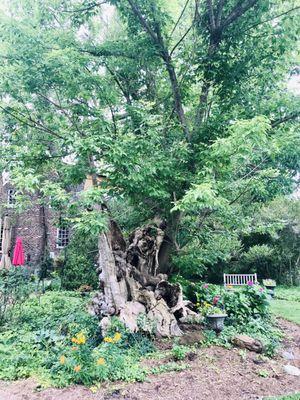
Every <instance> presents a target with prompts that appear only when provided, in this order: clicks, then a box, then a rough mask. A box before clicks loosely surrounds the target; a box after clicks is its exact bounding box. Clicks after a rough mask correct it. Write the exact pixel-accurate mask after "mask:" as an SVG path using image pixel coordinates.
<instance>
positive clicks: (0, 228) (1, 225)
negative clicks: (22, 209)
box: [0, 218, 4, 254]
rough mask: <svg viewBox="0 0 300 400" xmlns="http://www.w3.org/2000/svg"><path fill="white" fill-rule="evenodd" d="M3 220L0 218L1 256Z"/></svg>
mask: <svg viewBox="0 0 300 400" xmlns="http://www.w3.org/2000/svg"><path fill="white" fill-rule="evenodd" d="M2 221H3V219H2V220H1V218H0V254H2V240H3V233H4V225H3V222H2Z"/></svg>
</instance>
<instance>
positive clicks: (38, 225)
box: [0, 175, 61, 266]
mask: <svg viewBox="0 0 300 400" xmlns="http://www.w3.org/2000/svg"><path fill="white" fill-rule="evenodd" d="M10 189H13V187H12V186H11V184H10V183H9V182H6V183H5V182H4V183H3V180H2V178H1V175H0V217H2V218H3V217H4V216H5V215H9V216H11V218H12V225H13V228H12V246H11V254H12V252H13V249H14V245H15V240H16V237H17V236H19V237H21V238H22V241H23V245H24V252H25V260H27V263H28V264H30V265H33V266H35V265H38V264H39V262H40V260H41V257H42V253H43V241H44V234H45V230H44V222H45V223H46V225H47V231H48V235H47V238H48V245H49V251H50V252H51V253H53V254H54V255H55V256H57V255H58V254H59V252H60V251H61V250H60V249H57V248H56V238H57V228H56V226H55V214H54V212H53V210H52V209H50V208H49V207H47V206H45V207H44V210H43V206H41V205H40V204H38V198H37V196H35V195H34V196H31V198H30V200H31V206H30V207H29V208H28V209H26V211H23V212H21V213H17V212H16V211H15V210H14V208H13V207H11V206H8V191H9V190H10ZM44 214H45V217H44Z"/></svg>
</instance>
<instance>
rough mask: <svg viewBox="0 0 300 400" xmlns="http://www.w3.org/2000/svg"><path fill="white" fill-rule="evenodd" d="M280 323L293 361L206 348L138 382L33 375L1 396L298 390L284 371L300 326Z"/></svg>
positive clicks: (242, 395)
mask: <svg viewBox="0 0 300 400" xmlns="http://www.w3.org/2000/svg"><path fill="white" fill-rule="evenodd" d="M279 324H280V327H281V328H282V329H283V330H284V331H285V333H286V335H287V336H286V339H285V341H284V343H283V349H284V350H285V351H288V352H292V353H293V354H294V356H295V359H293V360H290V361H288V360H286V359H284V358H283V357H282V356H281V355H278V356H277V357H276V358H275V359H272V360H269V359H267V360H261V359H260V357H258V356H257V354H256V353H251V352H246V353H245V354H246V355H245V356H244V353H241V351H240V350H239V349H231V350H227V349H224V348H220V347H211V348H206V349H199V350H198V351H197V354H196V356H193V357H190V358H192V359H193V360H192V361H190V360H187V362H188V363H189V366H190V368H189V369H187V370H184V371H181V372H170V373H164V374H161V375H153V376H151V377H149V379H148V381H146V382H143V383H132V384H126V383H116V384H107V385H105V386H103V387H101V388H100V389H99V390H98V392H97V393H91V391H90V390H89V389H88V388H85V387H82V386H72V387H68V388H65V389H45V390H43V391H38V390H37V388H38V387H37V384H36V382H35V381H34V380H32V379H27V380H24V381H17V382H0V400H112V399H114V400H150V399H151V400H152V399H156V400H252V399H262V398H263V397H264V396H271V395H272V396H275V395H283V394H291V393H296V392H300V377H296V376H291V375H287V374H286V373H285V372H284V371H283V366H284V365H287V364H290V365H294V366H297V367H300V326H299V325H296V324H293V323H291V322H287V321H285V320H279ZM152 362H154V363H155V361H151V363H152ZM158 363H161V360H160V361H158ZM299 399H300V395H299Z"/></svg>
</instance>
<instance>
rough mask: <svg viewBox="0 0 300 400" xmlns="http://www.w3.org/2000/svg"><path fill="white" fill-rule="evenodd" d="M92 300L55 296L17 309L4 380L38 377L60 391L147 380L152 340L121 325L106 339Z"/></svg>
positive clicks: (0, 344)
mask: <svg viewBox="0 0 300 400" xmlns="http://www.w3.org/2000/svg"><path fill="white" fill-rule="evenodd" d="M89 301H90V300H89V297H84V298H83V297H82V296H81V295H80V294H79V293H76V292H51V291H49V292H46V293H45V294H44V295H42V296H41V297H37V296H32V297H31V298H30V299H27V300H26V301H25V302H24V304H23V307H22V309H21V307H19V306H17V307H15V308H14V310H13V313H12V319H11V320H10V323H9V325H8V324H7V325H5V326H3V330H2V332H1V335H0V379H4V380H12V379H19V378H25V377H29V376H34V377H36V378H37V379H38V380H39V381H40V382H41V383H42V384H44V385H54V386H58V387H63V386H66V385H69V384H74V383H82V384H84V385H88V386H90V385H92V384H96V383H98V382H101V381H105V380H110V381H114V380H125V381H134V380H143V379H144V378H145V376H146V374H147V373H148V371H147V370H146V369H145V368H142V367H141V366H140V364H139V360H140V358H141V356H144V355H146V354H148V353H150V352H152V351H153V350H154V346H153V343H152V342H151V340H150V339H149V338H147V337H145V336H142V335H140V334H137V333H136V334H132V333H130V332H128V331H127V330H126V329H125V327H124V326H123V325H122V324H121V323H120V322H119V321H118V320H114V321H113V324H112V326H111V327H110V330H109V332H108V333H107V336H106V337H105V338H102V336H101V332H100V331H99V327H98V325H99V321H98V320H97V319H96V318H95V317H93V316H92V315H90V314H89V313H88V312H87V306H88V303H89Z"/></svg>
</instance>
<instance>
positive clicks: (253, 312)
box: [221, 284, 269, 325]
mask: <svg viewBox="0 0 300 400" xmlns="http://www.w3.org/2000/svg"><path fill="white" fill-rule="evenodd" d="M221 301H222V302H223V305H224V308H225V310H226V313H227V314H228V321H227V323H229V324H233V325H243V324H247V323H248V322H249V320H250V319H251V318H255V317H260V318H264V317H267V316H268V315H269V302H268V298H267V294H266V291H265V289H264V288H262V287H260V286H259V285H252V284H250V285H246V286H244V287H243V288H242V289H241V290H235V291H225V292H224V295H223V300H221Z"/></svg>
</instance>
